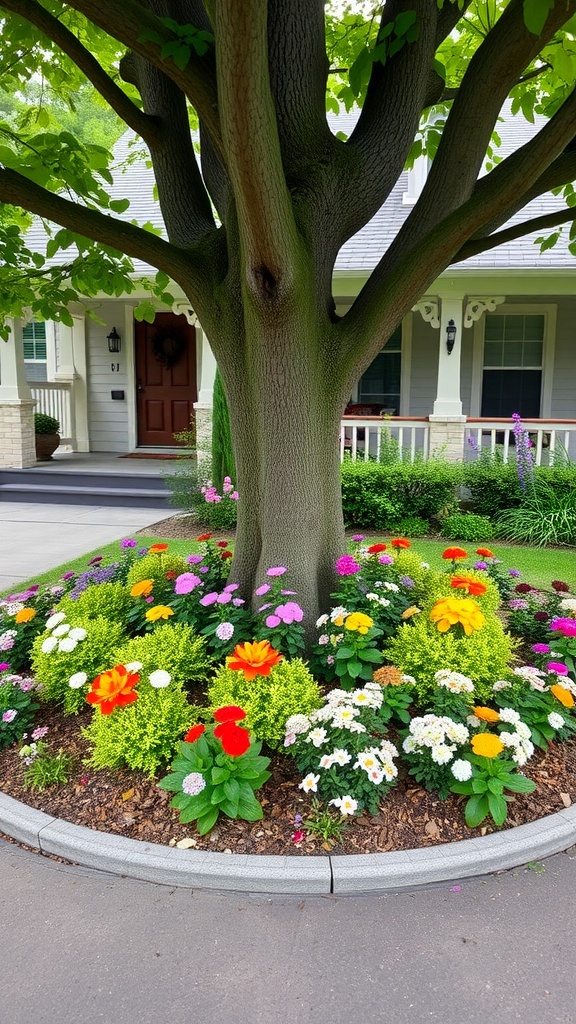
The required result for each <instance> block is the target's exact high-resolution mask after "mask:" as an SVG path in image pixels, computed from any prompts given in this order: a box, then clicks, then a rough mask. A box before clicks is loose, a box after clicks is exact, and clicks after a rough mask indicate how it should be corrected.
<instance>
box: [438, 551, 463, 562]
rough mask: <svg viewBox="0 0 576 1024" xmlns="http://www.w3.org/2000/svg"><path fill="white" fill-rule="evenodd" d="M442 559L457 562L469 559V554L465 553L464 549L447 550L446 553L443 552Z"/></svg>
mask: <svg viewBox="0 0 576 1024" xmlns="http://www.w3.org/2000/svg"><path fill="white" fill-rule="evenodd" d="M442 558H451V559H452V561H453V562H456V561H457V560H458V559H461V558H468V552H467V551H464V548H446V551H443V552H442Z"/></svg>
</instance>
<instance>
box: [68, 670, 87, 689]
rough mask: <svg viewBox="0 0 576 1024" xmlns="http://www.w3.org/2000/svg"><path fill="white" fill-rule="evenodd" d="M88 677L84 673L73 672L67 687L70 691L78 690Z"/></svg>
mask: <svg viewBox="0 0 576 1024" xmlns="http://www.w3.org/2000/svg"><path fill="white" fill-rule="evenodd" d="M87 680H88V676H87V675H86V673H85V672H75V673H74V675H73V676H70V679H69V680H68V686H69V687H70V688H71V689H72V690H79V689H80V687H81V686H84V684H85V683H86V682H87Z"/></svg>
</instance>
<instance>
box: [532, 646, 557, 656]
mask: <svg viewBox="0 0 576 1024" xmlns="http://www.w3.org/2000/svg"><path fill="white" fill-rule="evenodd" d="M532 650H533V651H534V654H550V651H551V650H552V648H551V647H549V646H548V644H534V646H533V648H532Z"/></svg>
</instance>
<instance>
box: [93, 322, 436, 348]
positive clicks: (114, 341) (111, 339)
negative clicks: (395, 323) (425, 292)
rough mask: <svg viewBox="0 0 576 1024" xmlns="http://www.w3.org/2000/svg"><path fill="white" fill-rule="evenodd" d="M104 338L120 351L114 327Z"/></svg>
mask: <svg viewBox="0 0 576 1024" xmlns="http://www.w3.org/2000/svg"><path fill="white" fill-rule="evenodd" d="M106 340H107V342H108V351H109V352H119V351H120V335H119V334H118V331H117V330H116V328H115V327H113V328H112V330H111V331H110V334H107V335H106ZM452 344H454V342H452Z"/></svg>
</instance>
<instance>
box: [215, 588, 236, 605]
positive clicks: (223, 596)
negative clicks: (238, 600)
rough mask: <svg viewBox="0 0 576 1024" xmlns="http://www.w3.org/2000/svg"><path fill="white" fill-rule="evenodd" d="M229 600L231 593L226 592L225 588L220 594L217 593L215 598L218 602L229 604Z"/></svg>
mask: <svg viewBox="0 0 576 1024" xmlns="http://www.w3.org/2000/svg"><path fill="white" fill-rule="evenodd" d="M231 600H232V594H227V593H226V591H225V590H224V591H223V593H222V594H218V597H217V598H216V601H217V602H218V604H229V602H230V601H231Z"/></svg>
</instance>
